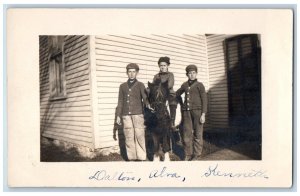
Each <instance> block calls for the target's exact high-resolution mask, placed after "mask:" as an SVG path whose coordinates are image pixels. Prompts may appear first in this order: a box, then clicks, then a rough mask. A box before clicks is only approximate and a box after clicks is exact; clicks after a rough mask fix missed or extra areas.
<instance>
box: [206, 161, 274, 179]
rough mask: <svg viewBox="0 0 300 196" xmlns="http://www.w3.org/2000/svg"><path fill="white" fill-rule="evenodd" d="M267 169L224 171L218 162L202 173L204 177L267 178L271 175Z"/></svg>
mask: <svg viewBox="0 0 300 196" xmlns="http://www.w3.org/2000/svg"><path fill="white" fill-rule="evenodd" d="M266 172H267V171H262V170H254V169H252V170H250V171H247V172H223V171H220V170H219V169H218V164H217V165H216V166H215V167H211V166H209V168H208V170H207V171H206V172H205V173H204V174H203V175H202V177H210V176H217V177H229V178H254V177H257V178H266V179H268V178H269V177H268V176H267V175H266Z"/></svg>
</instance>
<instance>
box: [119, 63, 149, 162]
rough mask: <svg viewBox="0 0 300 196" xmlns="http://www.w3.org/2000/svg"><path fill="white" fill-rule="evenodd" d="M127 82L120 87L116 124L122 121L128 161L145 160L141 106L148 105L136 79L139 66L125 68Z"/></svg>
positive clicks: (130, 65) (131, 65)
mask: <svg viewBox="0 0 300 196" xmlns="http://www.w3.org/2000/svg"><path fill="white" fill-rule="evenodd" d="M126 70H127V75H128V80H127V82H124V83H123V84H121V85H120V88H119V98H118V106H117V109H116V116H117V117H116V123H117V124H118V125H121V124H122V122H121V119H122V121H123V128H124V136H125V145H126V151H127V157H128V160H130V161H134V160H140V161H144V160H146V145H145V125H144V115H143V106H144V105H146V106H147V107H148V108H149V109H151V108H150V105H149V102H148V100H147V96H146V93H145V86H144V84H143V83H142V82H139V81H138V80H137V79H136V76H137V74H138V72H139V66H138V65H137V64H135V63H130V64H128V65H127V67H126Z"/></svg>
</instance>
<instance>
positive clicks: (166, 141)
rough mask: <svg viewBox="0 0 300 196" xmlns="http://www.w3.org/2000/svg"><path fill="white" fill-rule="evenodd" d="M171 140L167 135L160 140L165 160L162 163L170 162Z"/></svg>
mask: <svg viewBox="0 0 300 196" xmlns="http://www.w3.org/2000/svg"><path fill="white" fill-rule="evenodd" d="M170 139H171V138H170V137H169V133H167V134H165V135H164V136H163V138H162V146H163V152H164V153H165V155H164V156H165V159H164V161H170V153H169V152H170V151H171V147H170V145H171V144H170V142H171V140H170Z"/></svg>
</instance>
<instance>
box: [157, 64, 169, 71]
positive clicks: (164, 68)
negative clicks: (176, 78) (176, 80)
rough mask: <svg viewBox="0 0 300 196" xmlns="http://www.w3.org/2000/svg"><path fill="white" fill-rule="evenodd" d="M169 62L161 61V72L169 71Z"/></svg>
mask: <svg viewBox="0 0 300 196" xmlns="http://www.w3.org/2000/svg"><path fill="white" fill-rule="evenodd" d="M168 67H169V65H168V63H166V62H160V63H159V69H160V72H167V71H168Z"/></svg>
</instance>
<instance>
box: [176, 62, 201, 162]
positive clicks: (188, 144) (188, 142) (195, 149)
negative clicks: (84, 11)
mask: <svg viewBox="0 0 300 196" xmlns="http://www.w3.org/2000/svg"><path fill="white" fill-rule="evenodd" d="M197 73H198V69H197V67H196V66H195V65H188V66H187V67H186V75H187V77H188V78H189V79H188V81H187V82H184V83H183V84H182V86H181V87H180V88H179V89H178V90H177V91H176V96H177V97H178V99H179V100H180V103H182V101H181V94H182V93H185V100H184V103H183V104H182V108H181V110H182V118H183V134H182V135H183V143H184V152H185V159H184V160H186V161H190V160H193V161H195V160H198V159H199V158H200V157H201V153H202V149H203V124H204V123H205V113H206V112H207V96H206V92H205V88H204V86H203V84H202V83H201V82H198V81H197Z"/></svg>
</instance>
